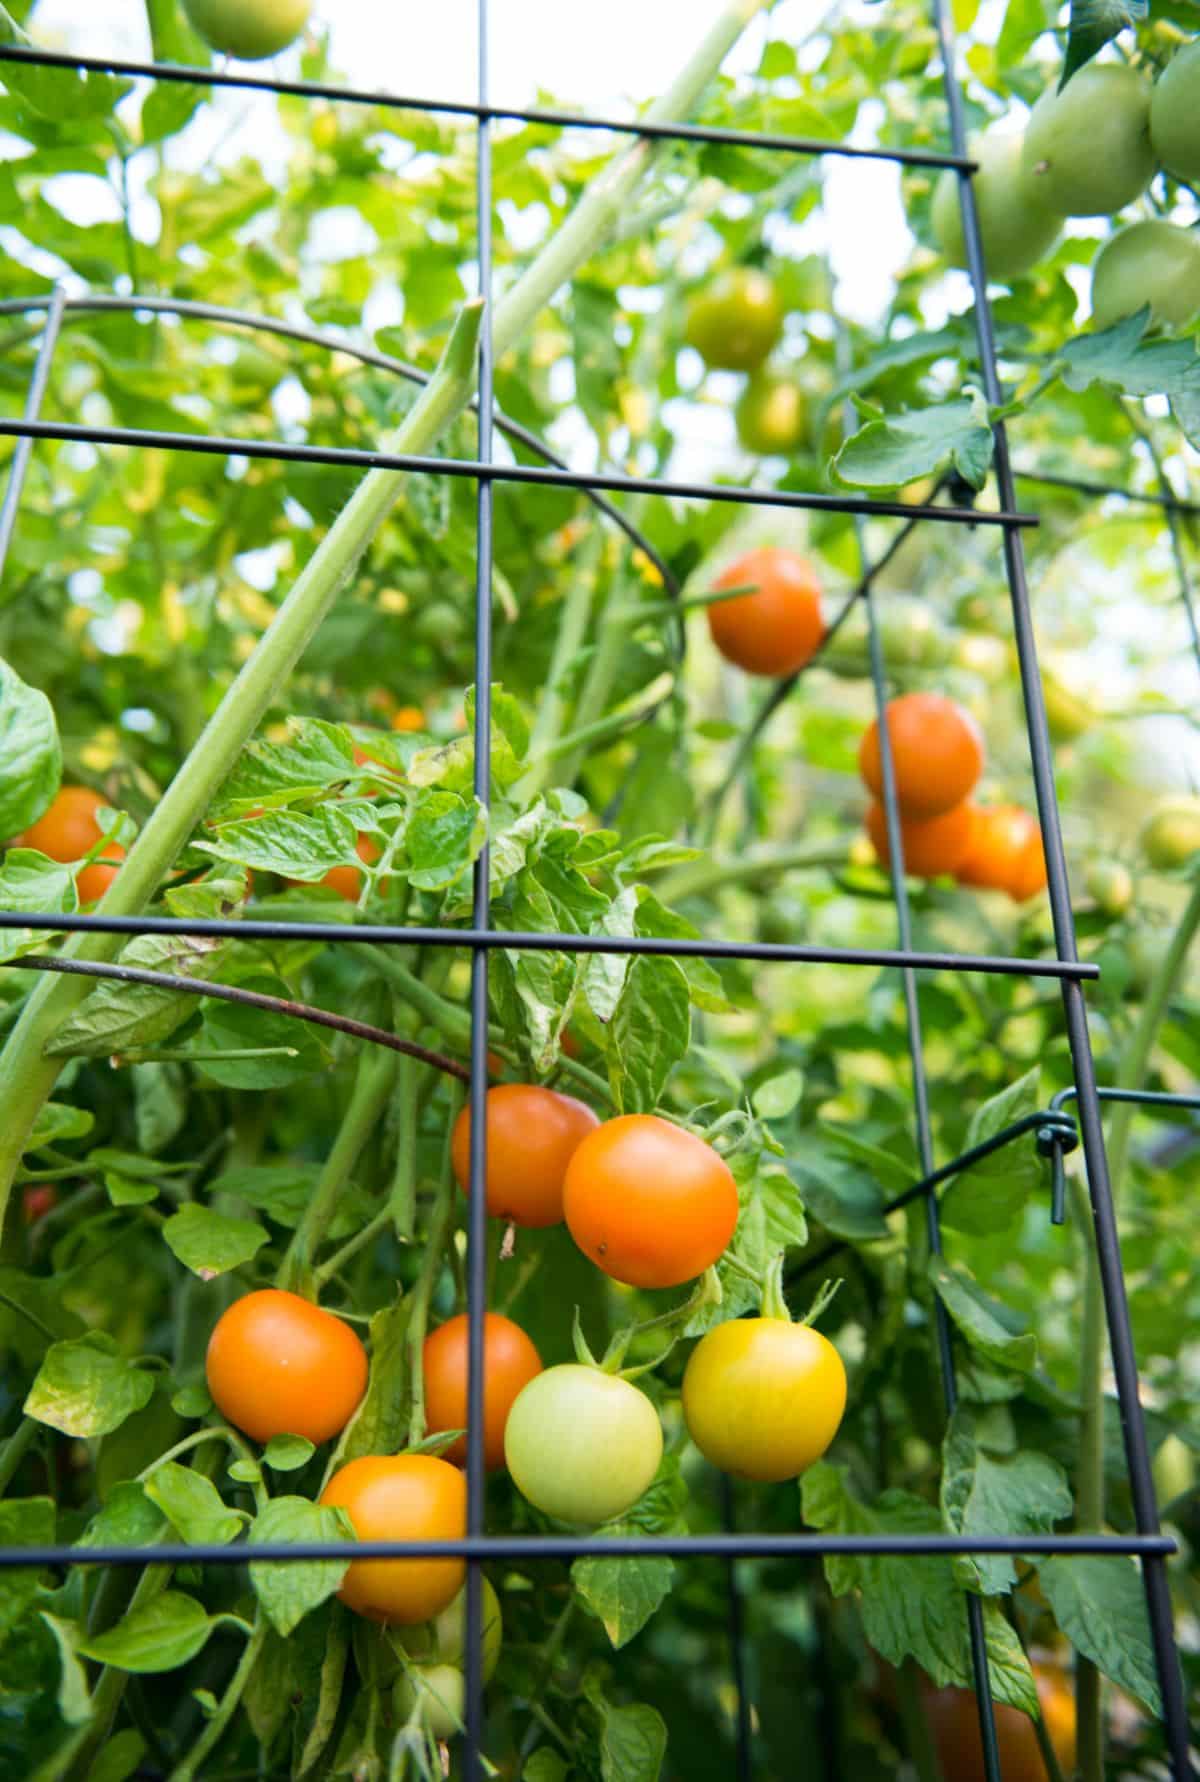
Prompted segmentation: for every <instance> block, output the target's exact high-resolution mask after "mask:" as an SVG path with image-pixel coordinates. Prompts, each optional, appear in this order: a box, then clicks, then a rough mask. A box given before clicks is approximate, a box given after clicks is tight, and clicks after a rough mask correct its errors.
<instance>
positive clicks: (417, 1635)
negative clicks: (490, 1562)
mask: <svg viewBox="0 0 1200 1782" xmlns="http://www.w3.org/2000/svg"><path fill="white" fill-rule="evenodd" d="M480 1582H481V1583H482V1585H483V1601H482V1605H481V1607H482V1612H483V1680H484V1682H485V1683H487V1682H490V1681H491V1678H492V1674H493V1673H494V1671H495V1669H496V1666H497V1665H498V1664H499V1662H500V1647H501V1644H502V1642H503V1639H504V1625H503V1622H502V1621H501V1618H500V1599H499V1597H498V1596H497V1595H496V1592H495V1591H494V1590H493V1589H492V1586H491V1584H490V1583H489V1582H488V1580H487V1579H486V1578H483V1579H481V1580H480ZM392 1637H393V1639H394V1640H395V1641H396V1642H397V1644H399V1645H400V1646H403V1648H404V1650H405V1651H406V1652H407V1653H408V1654H409V1656H410V1657H411V1658H415V1659H417V1660H418V1662H419V1663H421V1664H426V1663H430V1662H432V1663H437V1664H443V1665H457V1666H459V1667H460V1668H461V1666H462V1663H463V1658H464V1655H465V1652H466V1646H467V1587H466V1585H465V1584H464V1585H463V1587H462V1589H461V1590H460V1591H459V1593H458V1595H457V1596H456V1597H455V1598H454V1599H453V1601H452V1602H449V1603H447V1605H446V1607H445V1608H444V1609H443V1610H442V1612H441V1614H440V1615H437V1616H435V1618H434V1619H433V1620H432V1621H422V1622H421V1623H420V1624H419V1625H418V1626H416V1627H397V1628H393V1630H392Z"/></svg>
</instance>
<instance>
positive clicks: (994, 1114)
mask: <svg viewBox="0 0 1200 1782" xmlns="http://www.w3.org/2000/svg"><path fill="white" fill-rule="evenodd" d="M1039 1078H1040V1072H1039V1071H1038V1070H1037V1068H1036V1067H1035V1068H1034V1069H1033V1070H1030V1071H1027V1072H1026V1073H1025V1075H1024V1076H1023V1077H1018V1079H1017V1081H1016V1082H1015V1083H1010V1084H1008V1086H1007V1087H1006V1088H1004V1089H1001V1091H1000V1093H999V1094H998V1095H993V1096H992V1097H991V1098H990V1100H988V1101H985V1102H984V1103H983V1105H982V1106H981V1107H979V1108H977V1109H976V1111H975V1115H974V1117H973V1119H972V1121H971V1124H970V1127H969V1128H968V1131H967V1142H966V1144H965V1145H964V1147H963V1149H964V1150H968V1151H969V1150H971V1149H972V1147H973V1146H975V1145H981V1144H983V1143H985V1142H986V1141H987V1140H988V1139H990V1138H994V1137H995V1135H996V1134H997V1133H998V1132H1001V1131H1003V1129H1004V1128H1005V1127H1006V1126H1011V1125H1014V1124H1015V1123H1016V1122H1017V1121H1018V1120H1023V1119H1024V1118H1025V1116H1026V1115H1027V1114H1032V1113H1035V1112H1036V1111H1037V1109H1038V1108H1039V1107H1040V1105H1041V1103H1040V1099H1039V1094H1038V1089H1039ZM1042 1176H1043V1170H1042V1164H1041V1160H1040V1158H1039V1157H1038V1154H1037V1143H1036V1140H1035V1138H1034V1135H1033V1133H1032V1132H1029V1133H1026V1134H1025V1136H1024V1137H1023V1138H1019V1139H1016V1140H1015V1141H1012V1142H1010V1143H1009V1144H1007V1145H1002V1146H1001V1147H1000V1149H999V1150H997V1151H993V1152H992V1153H991V1155H990V1156H989V1157H984V1158H983V1159H982V1160H981V1161H980V1162H979V1163H973V1164H972V1165H971V1167H970V1169H968V1170H963V1171H962V1173H961V1174H959V1175H957V1176H955V1177H954V1179H953V1181H952V1182H951V1184H950V1186H949V1188H947V1190H946V1192H945V1194H944V1195H943V1196H942V1203H941V1205H942V1222H943V1224H945V1225H949V1226H951V1227H952V1228H953V1229H954V1230H955V1231H968V1232H971V1233H972V1234H973V1235H974V1236H979V1237H986V1236H990V1235H991V1234H992V1233H993V1232H998V1231H1004V1230H1005V1229H1006V1228H1007V1227H1008V1226H1010V1225H1011V1224H1012V1223H1013V1221H1014V1220H1015V1219H1016V1218H1017V1217H1018V1215H1019V1214H1020V1212H1021V1210H1022V1208H1023V1207H1024V1205H1025V1203H1026V1201H1027V1200H1028V1199H1029V1196H1030V1195H1031V1194H1032V1193H1033V1192H1034V1190H1035V1189H1036V1188H1037V1187H1038V1185H1039V1184H1040V1182H1041V1181H1042Z"/></svg>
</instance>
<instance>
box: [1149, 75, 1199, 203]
mask: <svg viewBox="0 0 1200 1782" xmlns="http://www.w3.org/2000/svg"><path fill="white" fill-rule="evenodd" d="M1150 141H1151V143H1152V144H1153V145H1154V153H1155V156H1156V158H1157V159H1158V160H1159V161H1161V162H1162V164H1163V166H1164V167H1165V168H1166V170H1167V172H1168V173H1174V174H1176V175H1177V176H1178V177H1179V178H1180V179H1186V180H1194V179H1200V42H1196V43H1189V44H1185V45H1184V47H1183V49H1181V50H1180V52H1179V54H1178V55H1177V56H1173V57H1172V58H1171V61H1170V62H1169V63H1168V64H1167V67H1166V68H1165V69H1164V71H1163V73H1162V74H1161V75H1160V76H1159V78H1158V80H1157V81H1156V82H1155V84H1154V93H1153V96H1152V97H1151V100H1150Z"/></svg>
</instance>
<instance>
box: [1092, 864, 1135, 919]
mask: <svg viewBox="0 0 1200 1782" xmlns="http://www.w3.org/2000/svg"><path fill="white" fill-rule="evenodd" d="M1084 884H1085V885H1086V887H1087V894H1088V896H1089V897H1090V898H1091V899H1092V901H1093V903H1094V904H1095V905H1096V907H1097V909H1099V910H1100V911H1101V913H1102V914H1103V915H1106V916H1114V917H1115V916H1123V915H1124V914H1125V911H1126V910H1127V909H1128V908H1129V906H1130V904H1131V903H1132V902H1133V874H1132V873H1131V872H1130V870H1129V868H1128V867H1127V866H1122V864H1121V862H1120V861H1119V860H1093V861H1092V863H1091V865H1090V866H1089V867H1088V869H1087V876H1086V878H1085V879H1084Z"/></svg>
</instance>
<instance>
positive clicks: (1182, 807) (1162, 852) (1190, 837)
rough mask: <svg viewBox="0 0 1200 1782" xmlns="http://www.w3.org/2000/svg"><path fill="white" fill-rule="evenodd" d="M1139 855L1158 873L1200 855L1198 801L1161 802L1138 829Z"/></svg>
mask: <svg viewBox="0 0 1200 1782" xmlns="http://www.w3.org/2000/svg"><path fill="white" fill-rule="evenodd" d="M1141 844H1142V852H1143V854H1144V855H1145V856H1146V859H1147V860H1148V861H1149V862H1150V864H1151V866H1153V867H1156V868H1157V869H1158V870H1159V871H1160V872H1170V870H1171V869H1172V867H1176V866H1183V865H1184V863H1185V862H1186V861H1188V860H1190V859H1191V857H1192V855H1193V854H1195V853H1197V852H1200V798H1186V797H1179V798H1164V799H1163V800H1162V801H1161V803H1159V804H1157V805H1155V807H1154V809H1153V810H1152V811H1151V813H1150V815H1149V817H1148V818H1147V819H1146V822H1145V824H1144V826H1143V828H1142V834H1141Z"/></svg>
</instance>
